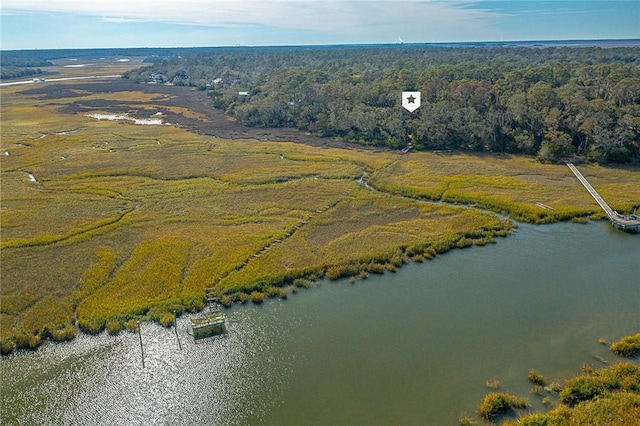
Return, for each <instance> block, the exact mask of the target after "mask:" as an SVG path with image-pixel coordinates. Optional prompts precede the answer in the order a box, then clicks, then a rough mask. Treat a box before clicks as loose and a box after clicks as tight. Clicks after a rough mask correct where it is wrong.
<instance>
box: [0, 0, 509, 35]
mask: <svg viewBox="0 0 640 426" xmlns="http://www.w3.org/2000/svg"><path fill="white" fill-rule="evenodd" d="M478 3H479V2H477V1H392V0H382V1H364V0H324V1H321V0H306V1H305V0H265V1H258V0H244V1H242V0H181V1H176V0H134V1H131V0H109V1H93V0H92V1H87V0H56V1H51V2H46V1H40V2H37V1H29V0H3V9H5V10H15V11H32V12H59V13H73V14H76V15H87V16H97V17H100V18H101V19H102V20H104V21H107V22H112V23H128V22H153V23H165V24H188V25H198V26H205V27H217V28H220V27H227V28H241V27H246V26H257V27H266V28H276V29H280V30H305V31H311V32H314V33H319V34H331V35H345V36H354V35H359V36H360V37H366V36H367V34H368V33H372V32H373V33H378V34H380V36H381V39H388V38H389V36H390V35H391V34H394V35H393V37H394V38H395V37H397V36H398V35H399V34H402V35H403V37H404V38H405V39H406V40H407V41H415V40H422V41H424V38H425V37H428V38H429V39H430V40H437V39H451V35H452V34H453V35H454V39H455V38H457V39H459V40H464V39H465V38H466V37H464V35H465V34H468V33H476V34H477V33H478V32H482V31H487V29H488V28H490V26H491V24H492V23H494V22H495V21H496V20H497V19H499V18H500V16H502V15H500V14H498V13H495V12H492V11H489V10H485V9H480V8H477V7H475V6H477V5H478ZM454 28H455V30H454ZM444 34H446V36H445V37H443V35H444ZM455 34H460V37H455ZM412 35H416V38H415V39H412Z"/></svg>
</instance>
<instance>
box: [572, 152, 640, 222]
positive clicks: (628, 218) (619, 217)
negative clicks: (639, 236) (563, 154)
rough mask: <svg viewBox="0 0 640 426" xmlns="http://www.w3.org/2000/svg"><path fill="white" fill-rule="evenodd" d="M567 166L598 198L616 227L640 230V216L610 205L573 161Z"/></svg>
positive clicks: (592, 194)
mask: <svg viewBox="0 0 640 426" xmlns="http://www.w3.org/2000/svg"><path fill="white" fill-rule="evenodd" d="M567 166H568V167H569V168H570V169H571V171H572V172H573V174H574V175H576V177H577V178H578V180H579V181H580V183H582V185H583V186H584V187H585V188H586V190H587V191H589V194H591V196H592V197H593V198H594V199H595V200H596V202H597V203H598V204H599V205H600V207H602V210H604V212H605V213H606V214H607V217H609V220H611V223H612V224H613V226H614V227H616V228H617V229H620V230H621V231H626V232H640V217H638V216H637V215H635V214H632V215H627V216H623V215H621V214H620V213H618V212H616V211H615V210H613V209H612V208H611V207H609V204H607V202H606V201H605V200H604V199H603V198H602V197H601V196H600V194H598V192H597V191H596V190H595V189H594V188H593V186H591V184H590V183H589V181H587V179H586V178H585V177H584V176H582V173H580V171H579V170H578V169H577V168H576V166H574V165H573V164H571V163H567Z"/></svg>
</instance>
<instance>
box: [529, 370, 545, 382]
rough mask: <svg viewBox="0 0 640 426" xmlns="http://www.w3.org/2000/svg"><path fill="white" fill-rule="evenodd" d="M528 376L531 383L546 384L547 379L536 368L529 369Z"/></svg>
mask: <svg viewBox="0 0 640 426" xmlns="http://www.w3.org/2000/svg"><path fill="white" fill-rule="evenodd" d="M527 378H528V379H529V381H530V382H531V383H533V384H534V385H538V386H544V385H545V383H546V381H547V379H546V378H545V377H544V376H543V375H542V374H540V373H538V372H537V371H536V370H531V371H529V374H528V375H527Z"/></svg>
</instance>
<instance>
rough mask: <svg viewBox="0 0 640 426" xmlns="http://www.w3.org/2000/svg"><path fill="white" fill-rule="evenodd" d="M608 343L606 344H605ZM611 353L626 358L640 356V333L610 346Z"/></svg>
mask: <svg viewBox="0 0 640 426" xmlns="http://www.w3.org/2000/svg"><path fill="white" fill-rule="evenodd" d="M605 343H606V342H605ZM610 349H611V352H613V353H614V354H616V355H619V356H624V357H635V356H637V355H638V354H640V333H637V334H634V335H633V336H626V337H623V338H622V339H620V340H618V341H617V342H614V343H612V344H611V346H610Z"/></svg>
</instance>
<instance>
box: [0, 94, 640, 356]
mask: <svg viewBox="0 0 640 426" xmlns="http://www.w3.org/2000/svg"><path fill="white" fill-rule="evenodd" d="M68 88H69V89H73V84H71V83H69V84H68ZM22 90H24V89H21V88H19V87H7V88H2V93H1V95H2V105H1V113H2V128H1V132H2V133H1V136H2V138H1V140H0V154H1V155H2V156H1V159H2V161H1V163H0V167H1V179H2V180H1V184H2V192H1V196H2V200H1V201H2V203H1V210H0V214H1V216H0V219H1V221H2V222H1V224H2V238H1V246H0V247H1V249H2V268H1V279H2V288H1V297H2V301H1V302H2V303H0V328H1V336H0V337H1V338H2V350H3V352H4V353H6V352H10V351H12V350H13V349H15V348H21V347H24V348H32V347H36V346H38V345H39V344H40V342H41V341H42V339H43V338H47V337H51V338H53V339H57V340H65V339H67V338H70V337H72V336H73V335H74V332H75V328H74V326H75V325H76V318H77V324H78V325H79V326H80V327H81V328H82V329H83V330H85V331H87V332H91V333H96V332H100V331H101V330H103V329H105V328H107V329H108V331H109V332H110V333H117V332H119V331H120V330H122V329H124V328H127V329H133V327H134V326H133V325H134V324H135V321H136V320H142V319H152V320H156V321H158V322H162V323H165V324H167V325H170V324H171V323H172V322H173V318H174V317H173V311H174V310H175V311H177V312H180V311H183V310H189V311H197V310H199V309H202V308H203V307H204V289H205V288H207V287H211V286H214V287H215V288H216V289H217V291H218V293H219V295H220V297H221V300H222V301H223V302H224V304H226V305H228V304H230V303H232V302H233V301H234V300H235V301H240V302H246V301H247V300H250V299H253V300H254V301H256V300H258V299H259V297H258V296H257V293H260V294H263V293H264V294H265V295H267V296H272V295H273V296H280V297H286V291H285V290H283V289H282V288H283V287H288V288H291V289H296V288H297V287H301V286H302V287H304V286H308V285H309V282H310V281H313V280H314V279H317V278H320V277H322V276H325V275H326V276H328V277H331V278H339V277H355V276H359V277H361V278H366V277H367V276H368V274H369V273H384V272H385V270H387V271H391V270H395V268H397V267H399V266H401V265H402V264H403V263H405V262H407V261H409V260H410V259H414V260H416V261H423V260H426V259H431V258H433V257H434V256H436V255H437V254H438V253H441V252H443V251H446V250H449V249H452V248H454V247H466V246H468V245H471V244H477V245H482V244H486V243H487V242H491V241H493V240H494V239H495V237H496V236H504V235H507V234H508V233H509V232H511V229H512V224H511V223H510V222H509V221H508V220H502V219H499V218H498V217H497V216H496V215H494V214H491V213H484V212H481V211H479V210H475V209H468V208H462V207H457V206H451V205H447V204H434V203H428V202H424V201H420V200H418V199H425V198H426V199H435V200H445V201H453V202H458V203H465V204H475V205H477V206H479V207H482V208H484V209H487V210H491V211H495V212H500V213H505V214H507V215H510V216H511V217H513V218H517V219H520V220H527V221H530V222H547V221H554V220H560V219H570V218H571V217H577V216H589V215H593V214H596V215H598V214H600V213H599V210H598V206H597V205H596V204H595V202H594V201H593V200H592V199H591V197H590V195H589V194H588V193H587V192H586V191H585V190H584V189H583V188H582V187H581V186H580V184H579V183H578V182H577V180H575V178H574V177H573V176H572V175H571V172H570V171H569V170H568V168H566V167H565V166H557V165H541V164H539V163H536V162H535V161H533V160H532V159H529V158H524V157H508V156H487V155H485V156H472V155H461V154H433V153H412V154H410V155H399V154H398V153H394V152H373V151H367V150H362V149H339V148H320V147H313V146H307V145H301V144H296V143H288V142H278V143H273V142H260V141H256V140H242V139H238V140H226V139H221V138H212V137H210V136H204V135H197V134H194V133H190V132H189V131H187V130H185V129H183V128H181V127H180V126H177V125H171V126H166V125H157V126H145V125H136V124H134V123H132V122H128V121H121V122H118V121H100V120H96V119H94V118H91V117H87V116H86V115H85V114H82V113H77V114H76V113H74V114H66V113H63V112H61V108H62V107H63V106H64V105H66V104H68V103H70V102H74V101H76V100H77V99H79V98H80V99H93V100H99V99H103V100H110V101H117V102H118V104H119V105H126V104H127V103H132V104H133V103H135V107H132V108H133V109H135V110H139V111H145V113H147V112H149V113H150V112H152V111H156V110H157V109H159V110H164V111H168V108H167V107H162V108H160V107H159V106H158V104H157V102H158V99H160V98H158V97H154V96H151V95H145V94H143V93H139V92H117V91H114V92H111V93H92V92H89V91H86V90H84V91H82V90H77V91H74V92H70V93H72V94H73V96H70V97H66V98H57V99H55V100H53V101H51V102H49V101H48V100H47V101H43V100H42V99H40V98H39V97H38V96H31V95H29V96H27V95H24V94H22V93H20V92H21V91H22ZM172 108H174V109H173V112H175V113H179V114H182V115H183V116H187V115H188V114H192V113H191V112H190V111H188V110H180V109H179V108H180V107H172ZM104 112H105V113H109V112H110V111H109V110H108V108H107V109H106V110H105V111H104ZM193 114H194V115H193V116H194V117H195V116H197V114H195V113H193ZM5 152H6V153H7V154H5ZM580 168H581V170H582V172H583V173H584V174H585V176H586V177H587V178H588V179H590V180H591V179H593V182H592V184H593V185H594V186H595V187H596V189H598V190H599V191H601V194H602V195H603V196H604V197H605V199H607V201H609V202H610V203H611V205H612V207H614V208H616V209H619V210H621V211H629V210H630V209H631V208H633V207H636V206H638V205H640V173H638V170H637V169H629V168H626V169H621V168H604V167H599V166H580ZM29 174H32V175H33V176H34V178H35V179H36V182H33V181H32V180H31V179H30V177H29ZM363 175H364V176H366V179H367V180H368V181H369V182H370V183H371V185H372V186H373V187H374V188H375V189H369V188H366V187H365V186H363V185H362V184H360V183H358V182H357V181H356V179H358V178H360V177H361V176H363ZM536 203H541V204H544V205H545V206H548V207H549V208H542V207H540V206H539V204H536ZM274 286H275V287H277V288H274ZM292 291H293V290H292ZM254 293H256V295H255V297H254V296H252V295H253V294H254Z"/></svg>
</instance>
